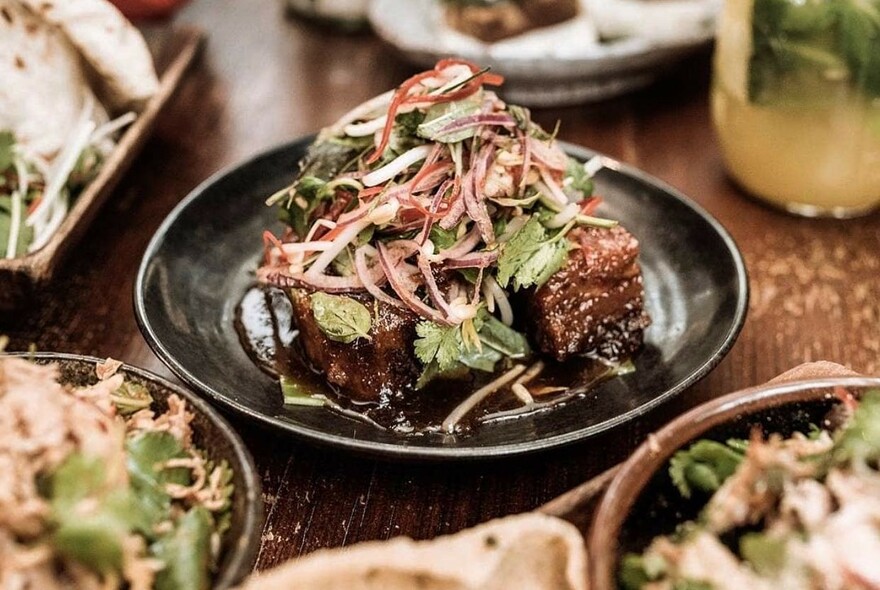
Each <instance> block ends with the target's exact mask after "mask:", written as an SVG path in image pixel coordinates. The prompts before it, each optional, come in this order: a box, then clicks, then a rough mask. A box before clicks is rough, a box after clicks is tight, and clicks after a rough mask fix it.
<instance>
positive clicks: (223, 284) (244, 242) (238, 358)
mask: <svg viewBox="0 0 880 590" xmlns="http://www.w3.org/2000/svg"><path fill="white" fill-rule="evenodd" d="M311 141H312V138H310V137H309V138H304V139H300V140H298V141H295V142H293V143H290V144H287V145H284V146H281V147H278V148H275V149H273V150H271V151H269V152H266V153H264V154H261V155H258V156H256V157H255V158H253V159H251V160H249V161H247V162H245V163H243V164H241V165H239V166H237V167H235V168H233V169H231V170H228V171H224V172H220V173H219V174H217V175H215V176H213V177H212V178H210V179H208V180H207V181H205V182H204V183H203V184H202V185H201V186H199V187H198V188H196V189H195V190H194V191H193V192H192V194H191V195H189V197H187V198H186V199H185V200H184V201H183V202H181V203H180V205H178V206H177V208H176V209H175V210H174V211H173V212H172V213H171V214H170V215H169V216H168V218H167V219H166V220H165V222H164V223H163V224H162V226H161V227H160V228H159V230H158V231H157V232H156V235H155V236H154V237H153V240H152V242H151V243H150V245H149V247H148V248H147V251H146V254H145V255H144V259H143V262H142V263H141V268H140V271H139V272H138V277H137V283H136V285H135V294H134V297H135V313H136V315H137V319H138V322H139V324H140V326H141V330H142V332H143V334H144V336H145V337H146V339H147V341H148V342H149V344H150V346H151V347H152V348H153V350H154V351H155V352H156V354H157V355H158V356H159V358H161V359H162V360H163V361H164V362H165V364H167V365H168V367H169V368H170V369H171V370H172V371H174V373H175V374H177V375H178V376H179V377H180V378H181V379H182V380H184V381H185V382H187V383H188V384H189V385H191V386H192V387H194V388H195V389H196V390H198V391H201V392H203V393H204V394H205V395H206V396H207V397H208V398H209V399H212V400H214V401H215V402H217V403H219V404H220V405H222V406H224V407H226V408H228V409H230V410H232V411H234V412H238V413H241V414H243V415H245V416H248V417H250V418H253V419H255V420H258V421H260V422H262V423H264V424H267V425H270V426H272V427H275V428H277V429H279V430H284V431H287V432H290V433H292V434H295V435H297V436H300V437H302V438H305V439H308V440H310V441H313V442H317V443H322V444H328V445H333V446H337V447H344V448H346V449H350V450H355V451H361V452H367V453H371V454H381V455H387V456H401V457H403V456H405V457H412V458H437V459H441V458H446V459H451V458H459V459H465V458H479V457H492V456H501V455H515V454H521V453H527V452H532V451H537V450H541V449H548V448H551V447H556V446H559V445H563V444H567V443H571V442H574V441H577V440H582V439H584V438H587V437H589V436H592V435H595V434H596V433H598V432H601V431H604V430H607V429H609V428H613V427H615V426H618V425H620V424H622V423H624V422H626V421H628V420H631V419H633V418H635V417H637V416H640V415H642V414H644V413H645V412H647V411H648V410H650V409H651V408H653V407H655V406H657V405H659V404H660V403H662V402H664V401H666V400H668V399H670V398H671V397H673V396H674V395H676V394H678V393H680V392H681V391H683V390H684V389H686V388H687V387H688V386H690V385H692V384H693V383H694V382H696V381H697V380H698V379H700V378H701V377H703V376H705V375H706V374H707V373H708V372H709V371H710V370H711V369H712V368H713V367H715V365H717V364H718V363H719V362H720V361H721V359H722V358H723V357H724V355H725V354H726V353H727V351H728V350H730V347H731V346H732V345H733V343H734V341H735V340H736V337H737V335H738V334H739V331H740V328H741V327H742V324H743V321H744V320H745V315H746V308H747V304H748V282H747V279H746V271H745V267H744V265H743V261H742V257H741V255H740V253H739V251H738V250H737V248H736V245H735V244H734V242H733V240H732V239H731V238H730V236H729V235H728V233H727V232H726V231H725V230H724V228H723V227H721V225H720V224H719V223H718V222H717V221H716V220H715V219H713V218H712V217H711V216H710V215H709V214H707V213H706V212H705V211H703V210H702V209H701V208H699V207H698V206H697V205H695V204H694V203H692V202H691V201H690V200H689V199H687V198H686V197H684V196H683V195H681V194H680V193H678V192H677V191H675V190H674V189H673V188H671V187H669V186H667V185H665V184H663V183H661V182H659V181H658V180H656V179H654V178H652V177H650V176H648V175H646V174H644V173H642V172H639V171H638V170H635V169H633V168H630V167H629V166H626V165H624V164H621V163H619V162H617V161H616V160H612V159H610V158H606V168H604V169H603V170H601V171H600V172H599V173H598V175H597V178H596V192H597V193H598V194H601V195H602V196H603V197H605V199H606V204H605V205H603V208H601V209H600V214H602V215H605V216H607V217H611V218H614V219H619V220H620V221H621V223H622V224H623V225H624V226H625V227H626V228H627V229H629V230H630V231H631V232H632V233H633V234H634V235H635V236H636V237H637V238H638V239H639V240H640V242H641V249H642V254H641V265H642V271H643V273H644V279H645V291H646V299H647V306H648V311H649V312H650V314H651V316H652V318H653V321H654V323H653V325H652V326H651V327H650V328H649V329H648V331H647V333H646V342H645V347H644V348H643V349H642V350H641V351H640V352H639V353H638V354H637V355H636V357H635V358H634V359H633V360H634V362H635V365H636V367H637V371H636V372H635V373H633V374H630V375H626V376H623V377H618V378H615V379H612V380H610V381H607V382H605V383H604V384H602V385H600V386H598V387H596V388H595V389H593V390H591V391H590V392H589V393H587V394H586V395H585V396H584V397H583V398H579V399H576V400H575V401H572V402H570V403H568V404H567V405H565V406H564V407H562V408H557V409H555V410H552V411H549V412H544V413H541V414H537V415H533V416H528V417H524V418H521V419H517V420H511V421H507V422H502V423H498V424H489V425H484V426H481V427H480V428H478V429H476V431H475V432H474V433H473V434H470V435H468V436H464V437H443V436H442V435H431V436H418V437H403V436H400V435H397V434H394V433H391V432H385V431H382V430H380V429H378V428H376V427H375V426H372V425H370V424H367V423H364V422H361V421H359V420H356V419H354V418H349V417H346V416H343V415H341V414H339V413H336V412H334V411H332V410H330V409H327V408H306V407H294V408H285V407H284V406H283V405H282V397H281V393H280V390H279V387H278V383H277V382H276V381H274V380H272V379H271V378H270V377H268V376H267V375H266V374H265V373H263V372H262V371H261V370H260V369H259V368H257V366H256V365H255V364H254V363H253V362H251V360H250V359H249V358H248V356H247V355H246V354H245V351H244V349H243V348H242V345H241V343H240V342H239V339H238V334H237V333H236V331H235V328H234V326H233V320H234V316H235V308H236V305H237V304H238V302H239V301H240V300H241V298H242V296H243V295H244V293H245V291H246V290H247V288H248V287H249V286H250V284H251V283H252V281H253V270H254V269H255V268H256V267H257V265H258V262H259V259H260V256H261V254H262V240H261V236H262V233H263V230H265V229H267V228H270V229H275V230H280V224H279V222H278V221H277V219H276V215H277V213H276V210H275V209H273V208H268V207H266V206H265V205H264V204H263V203H264V200H265V198H266V197H267V195H270V194H272V193H273V192H275V191H276V190H279V189H280V188H282V187H284V186H286V185H287V184H289V183H290V182H291V181H292V180H293V178H294V177H295V175H296V173H297V169H298V162H299V160H300V158H301V157H302V156H303V153H304V150H305V149H306V147H307V146H308V145H309V143H310V142H311ZM566 150H567V151H568V152H569V153H570V154H571V155H573V156H575V157H578V158H581V159H587V158H590V157H592V156H593V155H594V154H593V153H592V152H589V151H588V150H584V149H582V148H577V147H573V146H566Z"/></svg>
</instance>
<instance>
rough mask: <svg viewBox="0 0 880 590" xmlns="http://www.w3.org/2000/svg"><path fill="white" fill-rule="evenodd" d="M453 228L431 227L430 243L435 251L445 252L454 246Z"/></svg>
mask: <svg viewBox="0 0 880 590" xmlns="http://www.w3.org/2000/svg"><path fill="white" fill-rule="evenodd" d="M455 235H456V233H455V228H453V229H443V228H442V227H440V226H439V225H437V224H434V225H433V226H431V234H430V236H431V242H433V244H434V247H435V248H436V249H437V250H447V249H449V248H451V247H452V245H453V244H455V242H456V239H455Z"/></svg>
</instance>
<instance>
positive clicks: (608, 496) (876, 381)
mask: <svg viewBox="0 0 880 590" xmlns="http://www.w3.org/2000/svg"><path fill="white" fill-rule="evenodd" d="M836 386H839V387H850V388H855V387H859V388H867V387H878V388H880V377H864V376H846V377H825V378H813V379H804V380H797V381H788V382H778V383H767V384H764V385H758V386H754V387H749V388H746V389H741V390H739V391H736V392H733V393H729V394H727V395H724V396H721V397H718V398H715V399H712V400H710V401H708V402H705V403H703V404H700V405H698V406H696V407H695V408H693V409H691V410H689V411H687V412H685V413H684V414H681V415H680V416H678V417H677V418H675V419H674V420H673V421H672V422H670V423H668V424H667V425H666V426H664V427H662V428H661V429H659V430H657V431H656V432H654V433H653V434H649V435H648V436H647V437H646V439H645V441H644V442H643V443H642V444H640V445H639V447H638V448H637V449H636V450H635V452H634V453H633V454H632V455H630V457H629V458H628V459H627V460H626V461H625V462H624V463H623V465H622V466H621V467H620V470H619V471H618V472H617V474H616V475H615V476H614V478H613V479H612V480H611V483H610V484H609V486H608V488H607V490H606V491H605V493H604V494H603V496H602V499H601V501H600V502H599V505H598V507H597V508H596V510H595V512H594V514H593V519H592V523H591V524H590V528H589V530H588V533H587V538H586V539H587V554H588V560H589V577H590V587H591V588H592V589H593V590H614V589H616V588H617V585H616V578H617V576H616V571H615V570H614V568H615V567H616V553H617V549H618V547H617V539H618V534H619V532H620V529H621V527H622V526H623V523H624V522H625V520H626V518H627V517H628V516H629V514H630V511H631V509H632V506H633V505H634V504H635V501H636V500H637V499H638V497H639V495H640V494H641V493H642V491H643V490H644V488H645V486H646V485H647V484H648V482H649V481H650V480H651V478H653V477H654V475H655V474H656V473H657V472H658V470H659V469H661V468H662V467H663V466H664V465H666V463H667V462H668V460H669V458H670V457H671V456H672V455H673V454H674V453H675V452H676V451H678V450H679V449H681V448H682V447H684V446H685V445H686V444H688V443H690V442H693V441H694V440H696V439H697V438H699V437H700V436H701V435H703V434H704V433H705V432H707V431H708V430H710V429H712V428H714V427H716V426H718V425H721V424H723V423H725V422H729V421H730V420H731V419H733V418H735V417H736V416H738V415H742V414H745V415H748V414H753V413H756V412H759V411H762V410H767V409H771V408H779V407H783V406H786V405H789V404H793V403H798V402H805V401H816V400H822V399H830V398H831V397H832V395H831V394H830V393H828V392H827V391H825V392H824V393H820V391H819V390H822V389H825V390H827V389H828V388H830V387H836Z"/></svg>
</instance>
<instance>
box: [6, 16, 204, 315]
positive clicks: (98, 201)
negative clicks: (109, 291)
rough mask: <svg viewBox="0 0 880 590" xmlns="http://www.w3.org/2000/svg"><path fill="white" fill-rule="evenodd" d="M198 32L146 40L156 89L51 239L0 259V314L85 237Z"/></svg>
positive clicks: (182, 69) (193, 49)
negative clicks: (30, 250) (36, 247)
mask: <svg viewBox="0 0 880 590" xmlns="http://www.w3.org/2000/svg"><path fill="white" fill-rule="evenodd" d="M203 38H204V34H203V33H202V32H201V31H200V30H198V29H196V28H190V27H186V28H184V27H181V28H178V29H175V30H173V31H172V32H171V33H170V34H168V35H164V36H161V37H155V36H150V35H148V36H147V39H148V44H149V46H150V50H151V52H152V54H153V59H154V62H155V64H156V70H157V72H158V73H159V78H160V85H159V91H158V92H157V93H156V95H155V96H153V97H152V98H151V99H150V100H149V101H148V102H147V104H146V106H145V107H144V110H143V111H142V112H141V113H140V114H139V116H138V118H137V120H136V121H135V122H134V123H133V124H132V125H131V126H130V127H129V128H128V129H126V130H125V132H124V133H123V135H122V137H121V138H120V140H119V142H118V143H117V145H116V149H115V150H114V151H113V153H111V154H110V157H109V158H107V161H106V162H105V163H104V166H103V167H102V168H101V171H100V172H99V173H98V176H97V177H96V178H95V179H94V180H93V181H92V182H91V183H90V184H89V185H88V186H87V187H86V188H85V190H83V192H82V193H81V194H80V195H79V197H78V198H77V199H76V201H75V202H74V204H73V207H71V209H70V211H69V212H68V214H67V217H66V218H65V220H64V222H63V223H62V224H61V226H60V227H59V228H58V231H56V232H55V235H53V236H52V238H51V239H50V240H49V242H48V243H47V244H46V245H45V246H44V247H43V248H41V249H39V250H37V251H36V252H33V253H31V254H28V255H26V256H22V257H20V258H13V259H11V260H6V259H0V312H9V311H12V310H14V309H17V308H20V307H24V305H25V303H26V302H27V301H29V300H32V299H33V297H32V296H33V294H34V293H35V291H36V289H38V288H39V286H40V285H42V284H43V283H45V282H47V281H48V280H49V279H51V278H52V275H53V274H54V272H55V270H56V269H57V268H58V266H59V265H60V263H61V262H62V261H63V260H64V257H65V256H67V255H68V254H69V253H70V250H71V249H72V248H73V246H74V245H75V244H76V243H77V242H78V241H79V239H80V238H82V236H83V234H85V231H86V229H87V228H88V226H89V224H90V223H91V222H92V220H93V219H94V218H95V215H96V214H97V213H98V209H100V208H101V205H103V204H104V203H105V202H106V201H107V199H108V198H109V196H110V194H111V193H112V192H113V189H114V188H116V185H117V184H118V183H119V180H120V179H121V178H122V176H123V174H124V173H125V171H126V170H127V169H128V167H129V166H130V165H131V162H132V160H133V159H134V157H135V156H136V155H137V153H138V152H139V151H140V149H141V147H142V146H143V144H144V142H145V141H146V140H147V138H148V137H149V135H150V132H151V131H152V130H153V127H154V126H155V124H156V119H157V118H158V116H159V113H160V112H161V111H162V109H163V108H164V107H165V105H166V104H167V103H168V101H169V100H170V99H171V97H172V95H173V94H174V91H175V90H176V89H177V87H178V86H179V85H180V82H181V80H182V79H183V75H184V73H186V71H187V69H188V68H189V66H190V65H191V64H192V62H193V59H194V58H195V56H196V55H197V53H198V50H199V48H200V47H201V44H202V40H203Z"/></svg>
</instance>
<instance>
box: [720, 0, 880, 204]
mask: <svg viewBox="0 0 880 590" xmlns="http://www.w3.org/2000/svg"><path fill="white" fill-rule="evenodd" d="M875 9H876V17H877V19H878V20H877V22H876V23H873V22H868V23H867V25H868V26H866V24H865V22H864V21H862V20H859V21H854V24H849V23H844V24H843V25H842V24H841V23H840V22H839V21H840V20H841V19H843V18H859V19H863V18H864V19H869V20H870V19H871V18H872V17H873V16H874V10H875ZM845 10H852V11H862V10H866V11H868V12H867V13H863V12H853V13H852V14H848V13H846V12H844V11H845ZM841 15H844V16H841ZM756 19H760V20H756ZM846 27H850V28H846ZM872 27H876V35H875V34H874V32H873V31H874V28H872ZM841 38H843V40H841ZM847 44H850V45H853V46H854V47H855V48H854V49H853V50H852V51H849V45H847ZM863 68H868V69H863ZM874 68H880V2H875V0H812V1H811V0H728V1H727V4H726V7H725V11H724V13H723V15H722V19H721V22H720V28H719V32H718V44H717V47H716V53H715V78H714V82H713V88H712V114H713V118H714V122H715V127H716V130H717V133H718V137H719V139H720V142H721V148H722V153H723V156H724V159H725V162H726V164H727V168H728V171H729V173H730V175H731V176H732V177H733V178H734V179H735V180H736V181H737V182H738V183H739V184H740V185H741V186H742V187H743V188H745V189H746V190H747V191H749V192H750V193H753V194H754V195H756V196H758V197H761V198H763V199H765V200H767V201H769V202H771V203H773V204H775V205H778V206H780V207H783V208H785V209H787V210H789V211H792V212H796V213H800V214H804V215H824V216H836V217H847V216H853V215H858V214H862V213H864V212H867V211H869V210H871V209H872V208H874V207H875V206H877V205H878V204H880V89H878V88H876V86H877V85H878V84H877V83H876V81H875V80H874V78H873V77H874V76H875V75H877V76H880V71H875V69H874Z"/></svg>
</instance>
